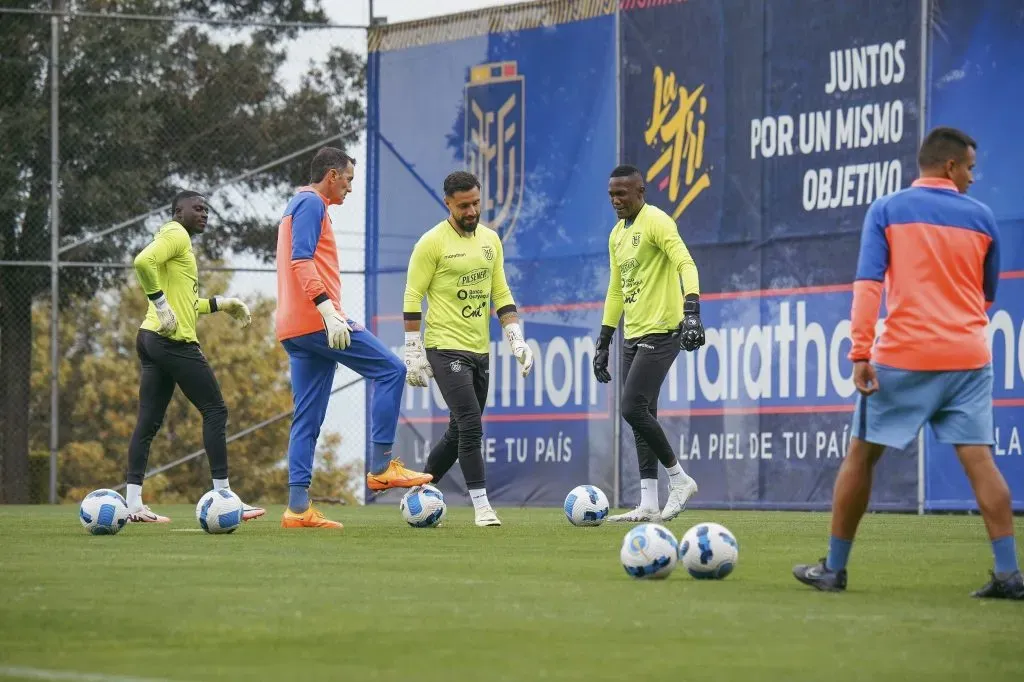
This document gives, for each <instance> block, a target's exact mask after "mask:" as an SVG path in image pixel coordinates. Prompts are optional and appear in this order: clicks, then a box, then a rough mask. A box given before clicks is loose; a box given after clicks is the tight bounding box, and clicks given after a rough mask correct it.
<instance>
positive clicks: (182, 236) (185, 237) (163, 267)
mask: <svg viewBox="0 0 1024 682" xmlns="http://www.w3.org/2000/svg"><path fill="white" fill-rule="evenodd" d="M135 275H136V277H138V279H139V283H140V284H142V290H143V291H145V292H146V295H147V296H150V295H152V294H155V293H156V292H158V291H162V292H164V296H166V297H167V302H168V303H169V304H170V306H171V309H172V310H174V315H175V317H177V318H178V328H177V329H175V330H174V333H172V334H171V335H170V336H168V337H167V338H169V339H172V340H174V341H192V342H198V340H199V339H198V338H197V337H196V319H197V318H198V317H199V316H200V315H206V314H208V313H209V312H210V300H209V299H206V298H199V268H198V267H197V266H196V257H195V254H194V253H193V252H192V238H191V237H190V236H189V234H188V231H187V230H186V229H185V228H184V226H182V224H181V223H179V222H177V221H174V220H172V221H171V222H169V223H166V224H165V225H164V226H163V227H161V228H160V231H159V232H157V233H156V236H155V237H154V238H153V241H152V242H150V243H149V245H148V246H146V248H144V249H143V250H142V251H140V252H139V255H138V256H136V257H135ZM142 329H148V330H149V331H152V332H155V331H157V330H158V329H160V320H159V319H158V318H157V316H156V306H155V305H153V301H152V300H151V301H150V302H149V309H148V310H147V311H146V319H145V320H144V321H143V323H142Z"/></svg>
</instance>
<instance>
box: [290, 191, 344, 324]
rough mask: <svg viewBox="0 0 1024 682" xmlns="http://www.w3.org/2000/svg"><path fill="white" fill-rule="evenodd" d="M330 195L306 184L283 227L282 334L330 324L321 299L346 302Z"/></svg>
mask: <svg viewBox="0 0 1024 682" xmlns="http://www.w3.org/2000/svg"><path fill="white" fill-rule="evenodd" d="M328 203H329V202H328V200H327V197H325V196H323V195H322V194H320V193H319V192H317V191H316V190H315V189H313V188H312V187H300V188H299V189H298V191H297V192H296V194H295V196H294V197H292V199H291V201H289V202H288V207H287V208H286V209H285V211H284V216H283V217H282V218H281V223H280V225H278V228H277V317H276V327H277V339H278V340H279V341H283V340H285V339H291V338H294V337H296V336H304V335H306V334H312V333H313V332H320V331H323V330H324V320H323V318H322V317H321V316H320V311H319V310H317V309H316V306H317V304H319V303H321V302H322V301H326V300H330V301H331V302H332V303H333V304H334V307H335V308H336V309H337V310H338V312H339V313H341V316H342V317H345V312H344V310H343V309H342V307H341V273H340V272H339V271H338V270H339V268H338V244H337V242H336V241H335V238H334V228H333V227H332V225H331V216H330V215H329V214H328V213H327V205H328Z"/></svg>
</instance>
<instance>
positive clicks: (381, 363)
mask: <svg viewBox="0 0 1024 682" xmlns="http://www.w3.org/2000/svg"><path fill="white" fill-rule="evenodd" d="M349 325H350V326H351V327H352V328H353V331H352V343H351V345H349V347H348V348H346V349H345V350H334V349H333V348H331V347H330V346H328V345H327V333H326V332H314V333H312V334H306V335H305V336H296V337H294V338H291V339H285V340H284V341H282V342H281V345H283V346H284V349H285V351H286V352H287V353H288V359H289V361H290V365H291V376H292V400H293V402H294V405H295V412H294V414H293V416H292V428H291V434H290V436H289V437H288V485H289V486H303V487H307V488H308V487H309V484H310V481H311V480H312V478H313V454H314V452H315V451H316V441H317V438H319V436H320V427H321V426H322V425H323V423H324V418H325V417H326V416H327V403H328V401H329V400H330V397H331V386H332V384H333V383H334V371H335V368H336V367H337V363H339V362H340V363H341V364H343V365H345V366H346V367H348V368H349V369H351V370H353V371H354V372H356V373H357V374H359V375H360V376H362V377H364V378H366V379H370V380H371V381H372V384H371V386H370V392H371V393H372V397H371V402H370V425H371V432H370V439H371V440H372V441H373V442H374V443H384V444H387V443H393V442H394V441H395V431H396V430H397V428H398V411H399V409H400V408H401V403H402V387H403V385H404V384H405V372H406V370H405V364H404V363H403V362H402V361H401V360H400V359H399V358H398V356H397V355H395V354H394V353H392V352H391V351H390V350H389V349H388V348H387V347H386V346H385V345H384V344H383V343H381V342H380V339H378V338H377V337H376V336H374V335H373V334H371V333H370V332H368V331H366V330H365V329H363V328H362V327H361V326H356V325H354V324H353V323H352V322H349ZM356 329H358V330H359V331H356Z"/></svg>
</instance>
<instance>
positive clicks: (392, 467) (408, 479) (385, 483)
mask: <svg viewBox="0 0 1024 682" xmlns="http://www.w3.org/2000/svg"><path fill="white" fill-rule="evenodd" d="M433 480H434V477H433V476H431V475H430V474H423V473H420V472H418V471H412V470H411V469H406V468H405V465H404V464H402V460H400V459H393V460H391V463H390V464H388V468H387V469H385V470H384V471H382V472H381V473H379V474H366V487H367V488H369V489H370V490H387V489H388V488H415V487H416V486H418V485H426V484H427V483H430V482H431V481H433Z"/></svg>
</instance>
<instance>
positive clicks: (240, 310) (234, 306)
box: [214, 296, 252, 329]
mask: <svg viewBox="0 0 1024 682" xmlns="http://www.w3.org/2000/svg"><path fill="white" fill-rule="evenodd" d="M214 300H215V301H217V310H223V311H224V312H226V313H227V314H228V315H230V316H231V317H233V318H235V319H236V320H238V321H239V322H241V323H242V328H243V329H244V328H245V327H248V326H249V325H250V324H251V323H252V315H250V314H249V306H247V305H245V303H243V302H242V301H240V300H238V299H237V298H221V297H220V296H217V297H216V298H215V299H214Z"/></svg>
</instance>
